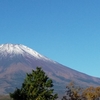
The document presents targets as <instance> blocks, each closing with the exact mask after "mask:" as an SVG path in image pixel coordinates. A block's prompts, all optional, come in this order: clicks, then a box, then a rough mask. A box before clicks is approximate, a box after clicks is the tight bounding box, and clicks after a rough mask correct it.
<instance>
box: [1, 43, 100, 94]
mask: <svg viewBox="0 0 100 100" xmlns="http://www.w3.org/2000/svg"><path fill="white" fill-rule="evenodd" d="M37 66H41V67H42V68H43V70H44V71H45V72H46V74H47V75H48V76H49V77H50V78H51V79H53V81H54V88H55V91H57V92H58V93H59V94H60V93H63V92H64V89H65V87H66V84H67V83H68V82H70V81H75V83H77V84H79V85H82V86H90V85H94V86H97V85H100V79H99V78H95V77H91V76H89V75H86V74H84V73H80V72H78V71H76V70H73V69H70V68H68V67H66V66H64V65H61V64H59V63H58V62H55V61H53V60H50V59H48V58H47V57H44V56H43V55H41V54H39V53H38V52H36V51H34V50H32V49H30V48H28V47H26V46H24V45H20V44H19V45H17V44H16V45H14V44H2V45H0V94H5V93H9V92H12V91H13V90H14V89H15V88H16V87H20V86H21V84H22V82H23V79H24V78H25V75H26V72H28V73H29V72H31V70H32V69H35V68H36V67H37Z"/></svg>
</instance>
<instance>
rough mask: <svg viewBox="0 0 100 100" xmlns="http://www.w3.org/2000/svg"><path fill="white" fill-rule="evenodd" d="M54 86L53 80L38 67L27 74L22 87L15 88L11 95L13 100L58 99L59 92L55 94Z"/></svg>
mask: <svg viewBox="0 0 100 100" xmlns="http://www.w3.org/2000/svg"><path fill="white" fill-rule="evenodd" d="M52 87H53V82H52V80H51V79H49V77H48V76H47V75H46V74H45V72H44V71H43V70H42V69H41V68H39V67H37V68H36V70H32V73H31V74H27V76H26V78H25V80H24V82H23V84H22V87H21V89H17V90H15V92H14V93H12V94H10V96H11V98H13V100H20V99H21V100H56V99H57V94H54V92H53V91H54V89H52ZM16 95H17V97H18V98H19V99H17V98H16Z"/></svg>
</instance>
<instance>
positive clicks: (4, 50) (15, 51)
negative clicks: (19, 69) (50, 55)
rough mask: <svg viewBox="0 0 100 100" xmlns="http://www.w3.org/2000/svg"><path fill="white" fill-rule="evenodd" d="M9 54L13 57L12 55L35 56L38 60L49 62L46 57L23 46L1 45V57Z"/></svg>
mask: <svg viewBox="0 0 100 100" xmlns="http://www.w3.org/2000/svg"><path fill="white" fill-rule="evenodd" d="M7 54H9V55H10V57H12V55H13V56H14V55H15V56H16V55H23V56H25V55H29V56H34V57H35V58H36V59H42V60H49V59H47V58H46V57H44V56H42V55H41V54H39V53H38V52H36V51H35V50H32V49H31V48H29V47H27V46H24V45H21V44H18V45H17V44H2V45H0V55H1V56H5V57H6V56H7Z"/></svg>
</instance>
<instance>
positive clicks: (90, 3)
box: [0, 0, 100, 77]
mask: <svg viewBox="0 0 100 100" xmlns="http://www.w3.org/2000/svg"><path fill="white" fill-rule="evenodd" d="M4 43H14V44H24V45H26V46H28V47H30V48H32V49H34V50H36V51H37V52H39V53H40V54H42V55H44V56H47V57H48V58H50V59H53V60H55V61H57V62H59V63H61V64H63V65H66V66H68V67H70V68H72V69H75V70H78V71H80V72H83V73H86V74H89V75H92V76H96V77H100V0H0V44H4Z"/></svg>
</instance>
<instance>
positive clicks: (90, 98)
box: [62, 82, 100, 100]
mask: <svg viewBox="0 0 100 100" xmlns="http://www.w3.org/2000/svg"><path fill="white" fill-rule="evenodd" d="M98 98H99V99H100V87H93V86H90V87H87V88H85V89H84V88H81V87H78V86H75V84H73V82H71V83H70V84H68V86H67V87H66V95H65V96H63V98H62V100H99V99H98Z"/></svg>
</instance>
